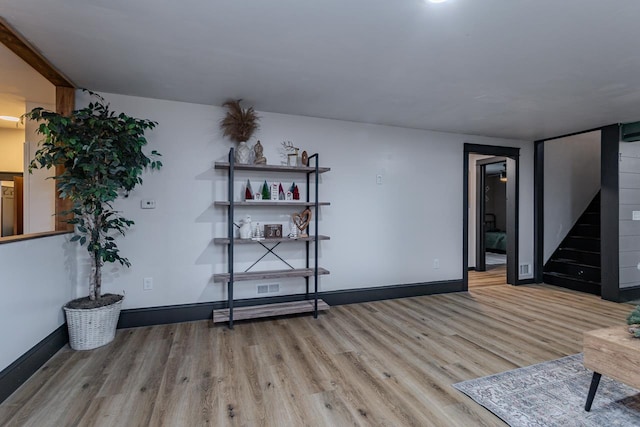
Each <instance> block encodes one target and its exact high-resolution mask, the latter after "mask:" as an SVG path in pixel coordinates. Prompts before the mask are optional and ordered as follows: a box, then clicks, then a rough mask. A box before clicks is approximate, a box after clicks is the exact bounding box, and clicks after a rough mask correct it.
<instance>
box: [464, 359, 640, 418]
mask: <svg viewBox="0 0 640 427" xmlns="http://www.w3.org/2000/svg"><path fill="white" fill-rule="evenodd" d="M592 374H593V372H591V371H588V370H587V369H585V368H584V366H583V365H582V354H575V355H573V356H568V357H563V358H562V359H558V360H552V361H550V362H544V363H540V364H537V365H532V366H528V367H526V368H520V369H514V370H513V371H507V372H502V373H500V374H496V375H491V376H488V377H483V378H478V379H475V380H469V381H464V382H461V383H457V384H454V385H453V386H454V387H455V388H457V389H458V390H460V391H461V392H463V393H465V394H466V395H467V396H469V397H470V398H472V399H473V400H475V401H476V402H477V403H479V404H480V405H482V406H484V407H485V408H487V409H488V410H490V411H491V412H493V413H494V414H495V415H496V416H498V417H500V418H501V419H502V420H503V421H505V422H506V423H507V424H509V425H510V426H512V427H529V426H536V427H542V426H594V427H596V426H597V427H603V426H640V394H639V393H640V392H639V391H638V390H636V389H634V388H631V387H628V386H626V385H624V384H622V383H619V382H617V381H614V380H612V379H610V378H607V377H605V376H604V375H603V376H602V380H601V381H600V386H599V387H598V392H597V393H596V396H595V399H594V400H593V405H592V406H591V411H590V412H586V411H585V410H584V404H585V401H586V399H587V392H588V391H589V385H590V383H591V376H592Z"/></svg>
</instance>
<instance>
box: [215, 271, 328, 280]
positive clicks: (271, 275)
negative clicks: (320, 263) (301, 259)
mask: <svg viewBox="0 0 640 427" xmlns="http://www.w3.org/2000/svg"><path fill="white" fill-rule="evenodd" d="M325 274H329V270H326V269H324V268H318V275H325ZM311 276H313V268H294V269H287V270H267V271H264V270H263V271H249V272H246V273H244V272H242V273H240V272H238V273H234V274H233V281H234V282H244V281H247V280H268V279H279V278H291V277H311ZM229 277H230V275H229V273H220V274H214V275H213V281H214V282H223V283H227V282H228V281H229Z"/></svg>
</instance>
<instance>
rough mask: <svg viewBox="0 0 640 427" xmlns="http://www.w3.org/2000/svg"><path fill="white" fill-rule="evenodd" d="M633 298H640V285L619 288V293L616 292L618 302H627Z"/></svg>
mask: <svg viewBox="0 0 640 427" xmlns="http://www.w3.org/2000/svg"><path fill="white" fill-rule="evenodd" d="M634 299H640V286H634V287H633V288H626V289H625V288H621V289H620V293H619V294H618V302H627V301H632V300H634Z"/></svg>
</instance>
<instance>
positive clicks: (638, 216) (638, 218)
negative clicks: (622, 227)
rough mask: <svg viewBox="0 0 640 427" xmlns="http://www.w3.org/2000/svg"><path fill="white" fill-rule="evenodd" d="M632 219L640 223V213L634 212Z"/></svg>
mask: <svg viewBox="0 0 640 427" xmlns="http://www.w3.org/2000/svg"><path fill="white" fill-rule="evenodd" d="M631 219H632V220H634V221H640V211H633V214H632V218H631Z"/></svg>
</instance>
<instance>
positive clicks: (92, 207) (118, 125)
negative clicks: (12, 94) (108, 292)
mask: <svg viewBox="0 0 640 427" xmlns="http://www.w3.org/2000/svg"><path fill="white" fill-rule="evenodd" d="M89 93H91V95H92V96H94V97H95V98H96V99H97V100H96V101H95V102H91V103H90V104H89V105H88V106H86V107H85V108H82V109H79V110H76V111H74V112H73V113H71V115H70V116H63V115H61V114H58V113H55V112H52V111H47V110H45V109H43V108H35V109H33V110H31V111H30V112H28V113H26V114H25V115H24V116H25V117H26V118H28V119H30V120H36V121H39V122H41V123H40V125H39V127H38V133H39V134H41V135H43V136H44V139H43V140H42V141H41V143H40V147H39V149H38V150H37V151H36V153H35V156H34V159H33V160H32V161H31V163H30V165H29V171H30V172H31V171H32V170H33V169H36V168H47V169H50V168H52V167H56V166H58V165H62V166H64V168H63V169H62V171H61V172H59V173H58V174H57V175H55V176H54V177H53V178H54V179H55V180H56V187H57V189H58V191H59V197H60V198H63V199H69V200H71V202H72V204H73V207H72V209H71V210H70V211H67V212H62V213H61V214H63V215H68V214H70V213H72V214H73V216H72V217H71V218H70V219H68V220H67V222H68V223H70V224H73V225H74V226H75V233H76V234H75V235H74V236H73V238H72V239H71V241H75V242H78V243H79V244H80V245H83V246H84V245H86V248H87V250H88V251H89V253H90V255H91V259H92V262H93V272H92V277H91V286H90V298H91V299H96V298H99V297H100V296H101V293H100V287H101V267H102V265H103V264H104V263H105V262H119V263H120V264H121V265H123V266H127V267H129V266H131V263H130V262H129V260H128V259H127V258H124V257H122V256H121V255H120V253H119V250H118V247H117V245H116V242H115V239H114V237H113V236H114V235H117V234H120V235H124V234H125V232H126V231H127V229H128V228H129V227H130V226H131V225H133V221H131V220H128V219H126V218H124V217H122V216H121V215H120V214H119V212H117V211H115V210H114V209H113V202H114V201H115V200H116V199H117V198H118V197H120V196H122V195H127V194H128V193H129V192H130V191H131V190H133V189H134V188H135V187H136V186H137V185H139V184H142V178H141V175H142V173H143V172H144V171H145V170H146V169H156V170H157V169H160V168H161V167H162V162H161V161H160V160H158V158H159V157H160V156H161V155H160V153H158V152H157V151H155V150H154V151H151V154H150V156H151V157H147V156H146V155H145V154H144V152H143V151H142V149H143V147H144V146H145V145H147V140H146V138H145V136H144V133H145V131H147V130H150V129H153V128H154V127H155V126H156V125H157V123H156V122H153V121H150V120H144V119H136V118H133V117H129V116H127V115H126V114H124V113H119V114H117V113H115V112H113V111H111V109H110V107H109V104H106V103H105V101H104V99H103V98H102V97H101V96H99V95H97V94H95V93H93V92H89Z"/></svg>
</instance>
